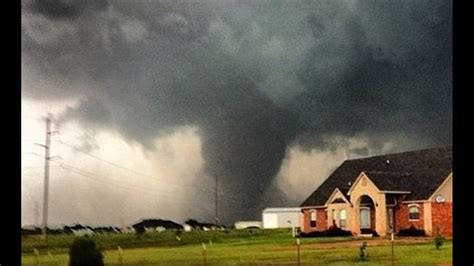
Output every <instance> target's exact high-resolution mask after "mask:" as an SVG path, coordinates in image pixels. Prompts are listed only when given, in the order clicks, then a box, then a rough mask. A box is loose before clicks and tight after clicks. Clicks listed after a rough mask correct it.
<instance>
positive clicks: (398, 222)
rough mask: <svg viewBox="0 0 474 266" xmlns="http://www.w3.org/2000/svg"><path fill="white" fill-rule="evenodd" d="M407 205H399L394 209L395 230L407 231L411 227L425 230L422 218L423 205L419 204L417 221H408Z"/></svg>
mask: <svg viewBox="0 0 474 266" xmlns="http://www.w3.org/2000/svg"><path fill="white" fill-rule="evenodd" d="M408 205H409V204H408V203H401V204H399V205H398V206H397V207H395V230H396V231H398V230H400V229H408V228H410V227H411V226H412V225H413V226H415V228H416V229H425V224H424V218H423V203H420V204H419V211H420V218H419V219H418V220H409V219H408V218H409V214H408Z"/></svg>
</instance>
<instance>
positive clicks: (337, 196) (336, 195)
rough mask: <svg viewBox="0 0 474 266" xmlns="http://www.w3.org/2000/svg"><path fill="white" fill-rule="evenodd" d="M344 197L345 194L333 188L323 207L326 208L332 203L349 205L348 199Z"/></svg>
mask: <svg viewBox="0 0 474 266" xmlns="http://www.w3.org/2000/svg"><path fill="white" fill-rule="evenodd" d="M346 195H347V193H345V192H342V191H341V190H340V189H339V188H335V189H334V191H333V192H332V194H331V196H329V198H328V200H327V201H326V203H325V204H324V205H325V206H327V205H328V204H332V203H349V199H348V198H347V197H346Z"/></svg>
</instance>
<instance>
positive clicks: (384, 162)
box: [301, 146, 452, 207]
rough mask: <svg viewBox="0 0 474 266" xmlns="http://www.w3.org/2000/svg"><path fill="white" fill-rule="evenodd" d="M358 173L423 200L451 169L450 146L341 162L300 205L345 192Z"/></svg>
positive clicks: (322, 201) (319, 202)
mask: <svg viewBox="0 0 474 266" xmlns="http://www.w3.org/2000/svg"><path fill="white" fill-rule="evenodd" d="M361 172H365V173H366V175H367V176H369V178H370V179H371V180H372V181H373V182H374V183H375V185H376V186H377V187H378V188H379V189H380V190H387V191H411V193H410V194H409V195H408V196H407V198H406V200H425V199H428V198H429V197H430V196H431V195H432V194H433V193H434V191H435V190H436V189H437V188H438V187H439V186H440V185H441V183H442V182H443V181H444V180H445V179H446V177H447V176H448V175H449V174H450V173H451V172H452V147H451V146H447V147H441V148H432V149H424V150H417V151H409V152H402V153H394V154H387V155H381V156H373V157H368V158H360V159H353V160H346V161H344V162H343V163H342V164H341V165H340V166H339V167H338V168H337V169H336V170H335V171H334V172H333V173H332V174H331V175H330V176H329V177H328V178H327V179H326V180H325V181H324V182H323V183H322V184H321V185H320V186H319V187H318V188H317V189H316V191H314V192H313V193H312V194H311V195H310V196H309V197H308V198H307V199H306V200H305V201H304V202H303V203H302V204H301V207H304V206H322V205H324V204H325V202H326V201H327V199H328V197H329V196H330V195H331V193H332V192H333V191H334V189H336V188H339V189H340V190H341V191H342V190H345V191H344V192H343V193H347V190H348V189H349V187H350V185H349V182H350V184H353V183H354V181H355V180H356V179H357V177H358V176H359V174H360V173H361Z"/></svg>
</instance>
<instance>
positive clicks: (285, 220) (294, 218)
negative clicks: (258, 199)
mask: <svg viewBox="0 0 474 266" xmlns="http://www.w3.org/2000/svg"><path fill="white" fill-rule="evenodd" d="M301 217H302V213H301V208H297V207H296V208H267V209H265V210H263V213H262V223H263V228H268V229H270V228H296V227H300V222H301Z"/></svg>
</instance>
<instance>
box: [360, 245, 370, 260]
mask: <svg viewBox="0 0 474 266" xmlns="http://www.w3.org/2000/svg"><path fill="white" fill-rule="evenodd" d="M366 248H367V242H362V245H361V246H360V248H359V261H366V260H368V259H369V254H368V253H366V252H365V249H366Z"/></svg>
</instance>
